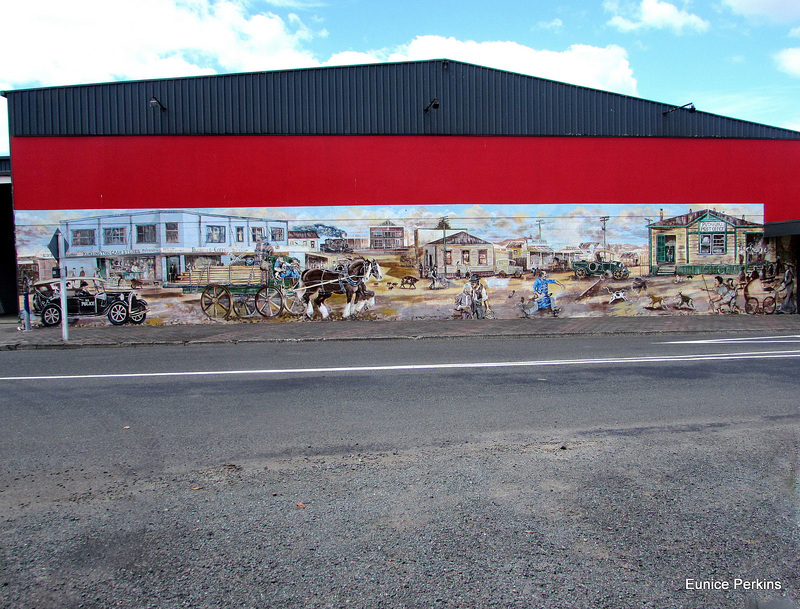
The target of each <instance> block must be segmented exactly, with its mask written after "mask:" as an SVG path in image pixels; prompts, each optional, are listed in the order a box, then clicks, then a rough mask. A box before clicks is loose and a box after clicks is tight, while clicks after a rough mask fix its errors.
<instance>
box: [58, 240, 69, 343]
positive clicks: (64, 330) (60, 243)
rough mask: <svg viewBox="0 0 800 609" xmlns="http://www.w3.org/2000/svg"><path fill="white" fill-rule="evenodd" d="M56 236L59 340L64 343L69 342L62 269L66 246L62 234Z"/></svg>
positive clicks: (63, 270) (64, 276)
mask: <svg viewBox="0 0 800 609" xmlns="http://www.w3.org/2000/svg"><path fill="white" fill-rule="evenodd" d="M56 235H57V236H58V268H59V271H60V272H59V274H58V275H59V279H58V289H59V291H60V292H61V338H62V340H63V341H64V342H67V341H68V340H69V320H68V319H67V269H66V268H65V267H64V262H66V244H65V243H64V234H63V233H62V232H61V231H60V230H57V231H56Z"/></svg>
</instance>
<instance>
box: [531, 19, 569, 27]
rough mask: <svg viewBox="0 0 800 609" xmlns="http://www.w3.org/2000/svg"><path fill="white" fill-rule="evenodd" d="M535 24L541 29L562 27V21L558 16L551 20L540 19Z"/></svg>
mask: <svg viewBox="0 0 800 609" xmlns="http://www.w3.org/2000/svg"><path fill="white" fill-rule="evenodd" d="M536 25H538V26H539V27H540V28H542V29H543V30H560V29H561V28H562V27H564V22H563V21H561V19H559V18H558V17H556V18H555V19H553V20H552V21H540V22H539V23H537V24H536Z"/></svg>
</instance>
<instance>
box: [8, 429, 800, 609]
mask: <svg viewBox="0 0 800 609" xmlns="http://www.w3.org/2000/svg"><path fill="white" fill-rule="evenodd" d="M797 468H798V428H797V422H796V420H795V419H793V418H788V419H785V420H784V419H758V420H753V421H741V422H737V423H730V424H720V423H709V424H708V425H692V426H682V425H671V426H663V427H661V426H656V427H650V428H636V429H632V428H615V429H603V430H573V431H570V432H568V433H566V432H560V433H559V435H558V436H557V437H556V436H553V435H547V434H544V433H540V432H539V433H536V434H525V433H523V432H520V433H519V434H516V435H515V436H514V437H491V436H487V437H484V438H482V439H481V440H480V441H477V442H471V443H463V444H457V445H453V444H450V443H443V444H441V445H436V446H424V447H417V448H413V449H408V450H395V451H385V450H381V448H380V447H370V448H366V447H365V448H363V449H359V448H358V447H351V448H349V449H342V450H341V451H332V452H330V454H301V455H295V456H286V457H273V458H269V459H264V458H260V459H249V458H246V457H243V458H242V459H241V460H238V461H236V462H234V463H218V464H213V465H211V466H209V467H206V468H203V469H198V470H194V471H175V472H164V471H160V472H152V473H151V472H133V471H130V472H127V473H119V472H116V473H114V472H109V473H107V475H105V476H100V477H98V476H95V475H89V474H88V473H85V472H81V471H74V470H69V471H44V470H42V471H30V472H20V471H14V467H13V463H10V464H9V463H7V464H5V467H3V468H2V476H0V491H1V492H0V512H1V513H2V514H3V516H2V521H0V536H1V537H0V538H1V539H2V544H0V545H1V546H2V550H1V551H0V606H2V607H9V608H10V607H14V608H18V609H25V608H34V607H36V608H47V607H59V608H62V609H70V608H77V607H130V608H165V609H166V608H174V607H195V608H204V607H221V606H224V607H365V608H366V607H381V608H384V607H398V608H399V607H408V608H416V607H419V608H422V607H426V608H427V607H571V608H583V607H585V608H605V607H607V608H609V609H610V608H614V609H620V608H626V607H630V608H642V607H652V608H658V609H669V608H678V607H692V608H703V607H708V608H714V609H719V608H724V607H744V606H745V605H744V603H745V597H746V595H747V594H748V593H749V592H748V591H746V590H745V589H744V586H745V585H746V584H744V583H742V584H741V585H739V586H737V589H730V590H689V589H687V584H686V580H687V579H694V580H696V581H698V582H707V581H717V582H729V585H730V586H731V588H733V587H734V584H735V583H736V581H737V580H742V581H743V582H761V584H760V585H761V586H764V585H765V583H766V582H771V584H770V585H771V587H773V588H774V587H775V585H779V586H780V588H781V589H780V590H775V589H773V590H766V591H758V592H757V594H758V595H759V597H760V598H762V599H763V598H770V597H774V596H783V595H786V596H789V597H790V598H795V599H796V598H797V596H798V593H799V592H800V573H799V572H798V563H797V548H798V547H800V545H799V542H800V534H799V533H798V523H799V521H800V511H799V510H798V497H797V492H798V490H797V481H798V471H797Z"/></svg>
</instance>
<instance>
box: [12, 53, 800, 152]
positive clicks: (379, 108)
mask: <svg viewBox="0 0 800 609" xmlns="http://www.w3.org/2000/svg"><path fill="white" fill-rule="evenodd" d="M4 94H5V95H6V97H7V98H8V101H9V103H8V109H9V126H10V132H11V135H12V136H47V135H261V134H279V135H351V134H352V135H355V134H363V135H512V136H513V135H524V136H612V137H625V136H627V137H697V138H755V139H800V132H797V131H791V130H788V129H781V128H778V127H770V126H768V125H761V124H758V123H752V122H748V121H742V120H737V119H732V118H726V117H723V116H718V115H715V114H709V113H706V112H700V111H698V112H692V111H689V110H687V109H683V108H682V109H677V110H675V111H673V112H669V113H668V114H665V112H667V111H668V110H673V109H674V108H675V106H673V105H670V104H663V103H658V102H652V101H647V100H644V99H640V98H636V97H631V96H627V95H620V94H618V93H609V92H607V91H600V90H596V89H589V88H586V87H579V86H576V85H570V84H565V83H560V82H555V81H552V80H546V79H543V78H537V77H533V76H526V75H523V74H515V73H512V72H505V71H502V70H497V69H493V68H485V67H481V66H477V65H472V64H468V63H462V62H458V61H452V60H447V59H439V60H427V61H415V62H402V63H383V64H368V65H360V66H343V67H325V68H306V69H298V70H281V71H273V72H254V73H247V74H225V75H214V76H197V77H191V78H173V79H165V80H143V81H128V82H114V83H105V84H93V85H76V86H67V87H48V88H41V89H26V90H17V91H7V92H5V93H4ZM153 98H155V99H157V100H158V102H159V103H160V104H161V107H159V106H157V105H155V104H151V103H150V102H151V100H152V99H153ZM162 108H164V109H162Z"/></svg>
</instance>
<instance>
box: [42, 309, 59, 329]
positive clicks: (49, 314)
mask: <svg viewBox="0 0 800 609" xmlns="http://www.w3.org/2000/svg"><path fill="white" fill-rule="evenodd" d="M42 323H43V324H44V325H45V326H57V325H58V324H60V323H61V309H60V308H59V307H58V306H57V305H54V304H49V305H47V306H46V307H45V308H44V309H42Z"/></svg>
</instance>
